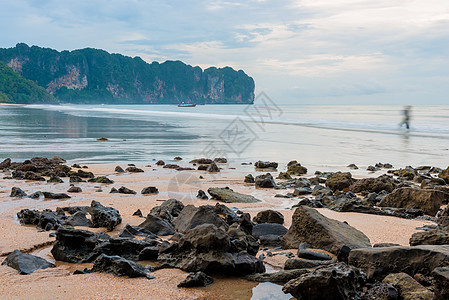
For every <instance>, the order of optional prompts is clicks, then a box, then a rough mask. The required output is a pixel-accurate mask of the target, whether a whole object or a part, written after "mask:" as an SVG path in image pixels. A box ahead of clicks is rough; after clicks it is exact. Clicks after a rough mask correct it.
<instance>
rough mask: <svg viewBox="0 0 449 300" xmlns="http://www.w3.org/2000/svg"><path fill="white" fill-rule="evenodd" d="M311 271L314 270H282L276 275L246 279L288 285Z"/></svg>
mask: <svg viewBox="0 0 449 300" xmlns="http://www.w3.org/2000/svg"><path fill="white" fill-rule="evenodd" d="M311 271H312V270H308V269H294V270H282V271H278V272H275V273H263V274H252V275H248V276H246V279H248V280H250V281H256V282H274V283H287V282H288V281H290V280H292V279H295V278H298V277H299V276H301V275H304V274H308V273H310V272H311Z"/></svg>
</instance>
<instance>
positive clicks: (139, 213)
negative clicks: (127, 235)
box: [133, 209, 143, 217]
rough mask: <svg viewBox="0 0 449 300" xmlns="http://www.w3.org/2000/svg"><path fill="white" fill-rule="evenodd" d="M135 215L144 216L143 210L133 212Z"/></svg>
mask: <svg viewBox="0 0 449 300" xmlns="http://www.w3.org/2000/svg"><path fill="white" fill-rule="evenodd" d="M133 216H137V217H143V214H142V211H141V210H140V209H138V210H136V211H135V212H134V213H133Z"/></svg>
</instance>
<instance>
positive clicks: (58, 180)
mask: <svg viewBox="0 0 449 300" xmlns="http://www.w3.org/2000/svg"><path fill="white" fill-rule="evenodd" d="M47 183H64V181H63V180H62V179H61V178H59V177H58V176H56V175H52V176H50V179H48V180H47Z"/></svg>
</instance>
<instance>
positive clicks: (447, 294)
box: [432, 267, 449, 300]
mask: <svg viewBox="0 0 449 300" xmlns="http://www.w3.org/2000/svg"><path fill="white" fill-rule="evenodd" d="M432 277H433V281H434V284H435V289H434V292H435V300H447V299H449V267H442V268H435V269H434V270H433V271H432Z"/></svg>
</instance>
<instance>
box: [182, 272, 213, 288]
mask: <svg viewBox="0 0 449 300" xmlns="http://www.w3.org/2000/svg"><path fill="white" fill-rule="evenodd" d="M213 282H214V280H213V279H212V277H210V276H208V275H207V274H205V273H203V272H201V271H200V272H196V273H191V274H189V275H188V276H187V278H186V279H184V280H183V281H181V282H180V283H179V284H178V287H198V286H208V285H209V284H211V283H213Z"/></svg>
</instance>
